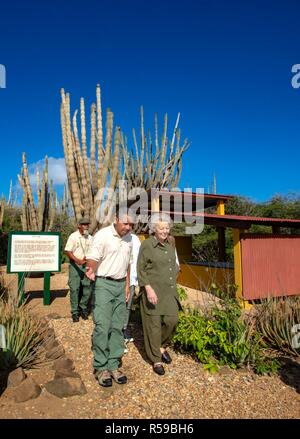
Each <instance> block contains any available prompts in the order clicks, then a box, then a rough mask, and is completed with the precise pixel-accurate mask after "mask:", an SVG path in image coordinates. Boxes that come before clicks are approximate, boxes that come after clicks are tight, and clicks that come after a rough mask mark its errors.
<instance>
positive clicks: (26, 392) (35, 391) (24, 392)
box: [14, 377, 42, 402]
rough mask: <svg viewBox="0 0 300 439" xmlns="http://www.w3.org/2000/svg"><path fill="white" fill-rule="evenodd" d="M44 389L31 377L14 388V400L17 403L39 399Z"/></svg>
mask: <svg viewBox="0 0 300 439" xmlns="http://www.w3.org/2000/svg"><path fill="white" fill-rule="evenodd" d="M41 391H42V389H41V388H40V386H39V385H38V384H37V383H36V382H35V381H34V380H33V379H32V378H30V377H28V378H26V379H25V380H24V381H22V383H21V384H19V385H18V386H17V387H15V388H14V400H15V402H24V401H28V400H29V399H34V398H37V397H38V396H39V395H40V393H41Z"/></svg>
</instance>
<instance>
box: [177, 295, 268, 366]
mask: <svg viewBox="0 0 300 439" xmlns="http://www.w3.org/2000/svg"><path fill="white" fill-rule="evenodd" d="M241 313H242V311H241V308H240V306H239V304H238V302H237V301H236V300H233V299H229V300H226V301H224V302H222V305H219V304H216V305H213V306H212V307H211V308H209V309H207V310H206V312H202V311H200V310H196V309H191V308H189V309H186V310H185V311H183V312H181V313H180V315H179V322H178V325H177V327H176V330H175V334H174V336H173V341H174V343H175V345H177V346H180V347H183V348H184V349H187V350H189V351H192V352H193V353H194V354H195V356H196V357H197V358H198V360H199V361H200V362H201V363H203V364H204V368H205V369H207V370H209V371H211V372H215V371H217V370H218V369H219V366H221V365H227V366H229V367H230V368H233V369H235V368H238V367H241V366H252V367H253V368H254V370H255V371H256V372H257V373H267V372H268V373H269V372H272V371H273V370H275V369H276V364H275V362H274V361H269V362H268V361H266V357H265V355H264V352H263V345H262V341H261V336H260V334H258V333H257V332H256V330H255V321H254V320H253V318H252V317H250V316H248V317H247V318H243V317H242V315H241ZM256 365H257V366H258V367H256Z"/></svg>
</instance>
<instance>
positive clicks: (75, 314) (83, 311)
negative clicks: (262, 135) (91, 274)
mask: <svg viewBox="0 0 300 439" xmlns="http://www.w3.org/2000/svg"><path fill="white" fill-rule="evenodd" d="M89 224H90V220H89V219H88V218H82V219H80V220H79V221H78V224H77V226H78V230H77V231H76V232H74V233H72V234H71V235H70V236H69V238H68V241H67V244H66V246H65V254H66V255H67V256H68V257H69V260H70V265H69V282H68V285H69V287H70V302H71V315H72V320H73V322H79V316H81V317H82V318H83V319H84V320H87V319H88V308H87V305H88V302H89V299H90V296H91V283H90V281H89V279H87V278H86V277H85V276H84V273H85V264H86V255H87V252H88V250H89V247H90V245H91V243H92V240H93V238H92V236H91V235H90V234H89ZM81 293H82V295H81Z"/></svg>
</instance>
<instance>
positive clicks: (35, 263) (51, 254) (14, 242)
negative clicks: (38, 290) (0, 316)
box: [7, 232, 61, 305]
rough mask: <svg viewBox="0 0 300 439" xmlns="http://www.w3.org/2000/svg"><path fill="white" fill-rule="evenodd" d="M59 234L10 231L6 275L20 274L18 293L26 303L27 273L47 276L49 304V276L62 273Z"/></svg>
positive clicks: (46, 294)
mask: <svg viewBox="0 0 300 439" xmlns="http://www.w3.org/2000/svg"><path fill="white" fill-rule="evenodd" d="M60 247H61V238H60V233H59V232H10V233H9V238H8V258H7V273H18V294H19V298H20V303H22V302H24V298H25V293H24V281H25V276H26V274H29V273H38V272H42V273H43V274H44V305H50V301H51V295H50V275H51V272H60V271H61V258H60Z"/></svg>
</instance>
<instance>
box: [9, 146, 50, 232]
mask: <svg viewBox="0 0 300 439" xmlns="http://www.w3.org/2000/svg"><path fill="white" fill-rule="evenodd" d="M22 162H23V166H22V169H21V174H20V175H18V179H19V182H20V185H21V187H22V189H23V198H22V214H21V222H22V228H23V230H24V231H39V232H42V231H44V232H45V231H51V229H52V227H53V223H54V218H55V213H56V193H55V190H54V189H53V184H52V181H50V188H49V184H48V157H47V156H46V157H45V166H44V170H43V177H42V183H41V181H40V173H39V171H37V172H36V185H37V206H35V203H34V197H33V190H32V187H31V183H30V179H29V174H28V167H27V161H26V154H25V152H24V153H23V155H22Z"/></svg>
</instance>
